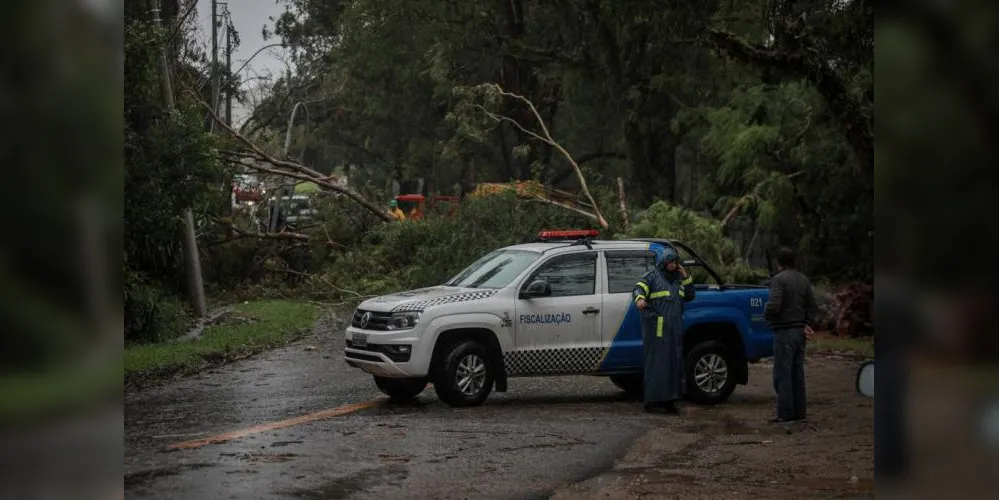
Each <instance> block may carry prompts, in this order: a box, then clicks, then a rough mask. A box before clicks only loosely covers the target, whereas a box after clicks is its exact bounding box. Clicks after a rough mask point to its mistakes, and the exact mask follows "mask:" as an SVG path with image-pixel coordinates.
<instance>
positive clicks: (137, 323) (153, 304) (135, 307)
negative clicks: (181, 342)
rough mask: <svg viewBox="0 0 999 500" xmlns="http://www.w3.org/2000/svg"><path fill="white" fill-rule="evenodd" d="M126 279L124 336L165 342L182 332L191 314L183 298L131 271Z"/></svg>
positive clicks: (132, 339)
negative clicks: (182, 300) (181, 299)
mask: <svg viewBox="0 0 999 500" xmlns="http://www.w3.org/2000/svg"><path fill="white" fill-rule="evenodd" d="M126 278H127V281H126V282H125V302H124V307H125V339H126V340H127V341H128V342H130V343H147V342H162V341H166V340H170V339H173V338H176V337H178V336H180V335H183V334H184V332H185V331H187V328H188V327H189V326H191V315H190V313H189V312H188V310H187V307H186V305H185V304H184V303H183V302H181V301H180V299H179V298H178V297H177V296H175V295H172V294H169V293H167V292H165V291H164V290H163V288H162V287H161V286H159V285H157V284H155V283H150V282H149V281H148V280H146V279H144V278H143V277H142V276H141V275H140V274H139V273H136V272H131V273H129V274H128V275H127V276H126Z"/></svg>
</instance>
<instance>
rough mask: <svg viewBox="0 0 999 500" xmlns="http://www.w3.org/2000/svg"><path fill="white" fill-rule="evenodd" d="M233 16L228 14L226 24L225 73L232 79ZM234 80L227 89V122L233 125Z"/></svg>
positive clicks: (227, 9) (227, 10)
mask: <svg viewBox="0 0 999 500" xmlns="http://www.w3.org/2000/svg"><path fill="white" fill-rule="evenodd" d="M225 11H226V14H228V13H229V6H228V4H226V8H225ZM233 29H234V28H233V26H232V18H231V17H229V16H226V25H225V75H226V79H228V80H231V79H232V30H233ZM233 84H234V82H232V81H230V82H229V87H228V88H227V89H226V91H225V124H226V125H228V126H230V127H231V126H232V92H233V88H232V87H233Z"/></svg>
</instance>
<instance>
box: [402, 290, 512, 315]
mask: <svg viewBox="0 0 999 500" xmlns="http://www.w3.org/2000/svg"><path fill="white" fill-rule="evenodd" d="M493 295H496V290H478V291H475V292H464V293H456V294H453V295H444V296H442V297H434V298H432V299H425V300H420V301H417V302H408V303H406V304H400V305H398V306H395V308H394V309H392V312H406V311H425V310H427V309H430V308H431V307H434V306H442V305H444V304H454V303H456V302H469V301H472V300H481V299H485V298H488V297H492V296H493Z"/></svg>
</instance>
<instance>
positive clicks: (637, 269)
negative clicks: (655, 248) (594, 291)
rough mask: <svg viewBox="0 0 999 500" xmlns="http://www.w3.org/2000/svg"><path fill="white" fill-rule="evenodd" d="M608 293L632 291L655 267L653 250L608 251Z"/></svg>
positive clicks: (605, 254)
mask: <svg viewBox="0 0 999 500" xmlns="http://www.w3.org/2000/svg"><path fill="white" fill-rule="evenodd" d="M604 257H605V258H606V259H607V293H631V291H632V290H633V289H634V288H635V283H637V282H638V280H639V279H640V278H641V277H642V276H644V275H645V273H647V272H649V271H651V270H652V269H653V268H654V267H655V262H656V257H655V255H654V254H653V253H652V252H647V251H643V252H606V253H604Z"/></svg>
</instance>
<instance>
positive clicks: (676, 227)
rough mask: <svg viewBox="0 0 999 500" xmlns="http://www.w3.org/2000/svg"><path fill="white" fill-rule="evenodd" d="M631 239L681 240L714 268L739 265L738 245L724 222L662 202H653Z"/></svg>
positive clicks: (632, 231)
mask: <svg viewBox="0 0 999 500" xmlns="http://www.w3.org/2000/svg"><path fill="white" fill-rule="evenodd" d="M626 236H627V237H630V238H669V239H673V240H680V241H682V242H684V243H686V244H688V245H690V246H691V247H692V248H694V249H695V250H696V251H697V253H698V254H700V255H701V256H702V257H704V258H705V259H711V264H713V265H720V266H723V265H728V264H733V263H735V260H736V253H735V245H734V244H733V243H732V241H731V240H729V239H727V238H725V236H724V233H723V232H722V228H721V223H720V222H718V221H717V220H714V219H711V218H709V217H704V216H702V215H698V214H697V213H695V212H693V211H691V210H688V209H685V208H681V207H677V206H673V205H669V204H668V203H666V202H663V201H658V202H656V203H653V204H652V206H650V207H649V208H648V209H647V210H646V211H645V212H644V213H643V214H641V215H640V217H639V219H638V220H637V221H636V222H635V223H634V224H633V225H632V226H631V228H630V229H629V230H628V232H627V233H626Z"/></svg>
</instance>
